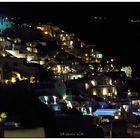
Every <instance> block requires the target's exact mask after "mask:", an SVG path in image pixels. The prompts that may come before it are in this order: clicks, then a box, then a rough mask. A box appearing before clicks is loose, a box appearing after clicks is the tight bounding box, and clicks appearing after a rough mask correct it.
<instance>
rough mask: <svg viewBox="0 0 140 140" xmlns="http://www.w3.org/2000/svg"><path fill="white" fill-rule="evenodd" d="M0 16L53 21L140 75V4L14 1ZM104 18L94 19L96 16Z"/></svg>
mask: <svg viewBox="0 0 140 140" xmlns="http://www.w3.org/2000/svg"><path fill="white" fill-rule="evenodd" d="M0 13H1V15H8V16H15V17H18V16H19V17H22V19H27V20H30V21H41V22H44V23H45V22H46V23H47V22H52V23H54V24H56V25H58V26H60V27H62V28H63V29H64V30H65V31H67V32H69V33H75V34H76V36H78V37H79V38H80V39H81V40H83V41H85V43H87V44H95V45H96V46H97V48H98V49H99V50H101V51H102V52H103V53H105V55H106V56H115V57H117V58H118V60H119V61H120V62H121V63H122V64H126V65H131V66H132V67H133V68H134V70H136V71H137V73H139V75H140V65H139V56H140V51H139V47H140V23H131V22H129V19H140V3H139V2H133V3H132V2H124V3H123V2H120V3H119V2H112V3H111V2H104V3H103V2H98V3H97V2H52V3H51V2H41V3H38V2H31V3H29V2H24V3H23V2H18V3H15V2H12V3H9V2H7V3H2V2H1V3H0ZM95 16H99V17H102V18H103V19H102V20H95V19H94V17H95Z"/></svg>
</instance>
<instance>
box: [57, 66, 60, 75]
mask: <svg viewBox="0 0 140 140" xmlns="http://www.w3.org/2000/svg"><path fill="white" fill-rule="evenodd" d="M57 70H58V73H60V72H61V67H60V65H57Z"/></svg>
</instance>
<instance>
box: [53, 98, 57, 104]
mask: <svg viewBox="0 0 140 140" xmlns="http://www.w3.org/2000/svg"><path fill="white" fill-rule="evenodd" d="M53 99H54V104H56V99H57V97H56V96H53Z"/></svg>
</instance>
